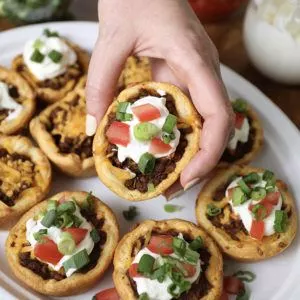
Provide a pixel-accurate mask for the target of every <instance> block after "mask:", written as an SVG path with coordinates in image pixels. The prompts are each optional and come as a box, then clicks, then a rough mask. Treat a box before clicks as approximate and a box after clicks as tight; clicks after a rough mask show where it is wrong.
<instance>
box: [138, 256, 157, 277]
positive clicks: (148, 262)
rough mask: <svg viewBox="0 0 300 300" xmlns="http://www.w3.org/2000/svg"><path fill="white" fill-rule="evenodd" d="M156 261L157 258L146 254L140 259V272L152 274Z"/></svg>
mask: <svg viewBox="0 0 300 300" xmlns="http://www.w3.org/2000/svg"><path fill="white" fill-rule="evenodd" d="M154 262H155V259H154V258H153V257H152V256H151V255H149V254H144V255H143V256H142V257H141V259H140V261H139V265H138V272H139V273H142V274H151V273H152V270H153V265H154Z"/></svg>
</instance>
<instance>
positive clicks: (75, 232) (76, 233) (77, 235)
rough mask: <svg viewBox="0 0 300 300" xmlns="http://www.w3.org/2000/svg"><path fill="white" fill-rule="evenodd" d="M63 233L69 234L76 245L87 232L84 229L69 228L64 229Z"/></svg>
mask: <svg viewBox="0 0 300 300" xmlns="http://www.w3.org/2000/svg"><path fill="white" fill-rule="evenodd" d="M64 231H66V232H68V233H70V234H71V235H72V237H73V239H74V241H75V244H76V245H78V244H79V243H80V242H81V241H82V240H83V239H84V238H85V236H86V233H87V232H88V230H87V229H85V228H75V227H70V228H66V229H64Z"/></svg>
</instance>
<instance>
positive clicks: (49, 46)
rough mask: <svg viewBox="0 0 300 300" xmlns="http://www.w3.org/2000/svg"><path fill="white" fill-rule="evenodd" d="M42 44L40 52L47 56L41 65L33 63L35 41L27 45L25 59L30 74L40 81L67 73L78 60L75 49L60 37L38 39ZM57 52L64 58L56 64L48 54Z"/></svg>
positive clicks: (24, 53)
mask: <svg viewBox="0 0 300 300" xmlns="http://www.w3.org/2000/svg"><path fill="white" fill-rule="evenodd" d="M38 39H39V40H40V42H41V47H39V51H40V52H41V53H42V54H43V55H45V58H44V60H43V61H42V62H41V63H37V62H34V61H32V60H31V59H30V58H31V56H32V54H33V52H34V50H35V48H34V44H35V41H36V39H35V40H30V41H28V42H27V43H26V44H25V47H24V52H23V59H24V62H25V64H26V66H27V67H28V69H29V70H30V72H31V73H32V74H33V75H34V76H35V77H36V78H37V79H38V80H45V79H51V78H54V77H57V76H59V75H61V74H63V73H65V72H66V70H67V68H68V66H70V65H73V64H74V63H75V62H76V60H77V55H76V53H75V52H74V50H73V49H71V48H70V47H69V46H68V45H67V44H66V42H65V41H64V40H62V39H61V38H59V37H46V36H44V35H43V36H41V37H39V38H38ZM52 50H56V51H58V52H60V53H61V54H62V55H63V56H62V59H61V60H60V61H59V62H58V63H55V62H53V61H52V60H51V59H50V58H49V57H48V54H49V53H50V52H51V51H52Z"/></svg>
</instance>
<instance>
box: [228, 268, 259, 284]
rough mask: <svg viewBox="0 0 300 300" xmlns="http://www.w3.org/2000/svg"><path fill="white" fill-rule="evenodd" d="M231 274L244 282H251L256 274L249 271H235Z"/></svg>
mask: <svg viewBox="0 0 300 300" xmlns="http://www.w3.org/2000/svg"><path fill="white" fill-rule="evenodd" d="M233 276H235V277H237V278H239V279H240V280H241V281H245V282H252V281H254V280H255V278H256V275H255V274H254V273H253V272H250V271H237V272H236V273H234V274H233Z"/></svg>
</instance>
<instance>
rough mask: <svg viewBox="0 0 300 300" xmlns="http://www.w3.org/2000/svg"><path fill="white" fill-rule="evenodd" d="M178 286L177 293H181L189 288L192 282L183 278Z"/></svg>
mask: <svg viewBox="0 0 300 300" xmlns="http://www.w3.org/2000/svg"><path fill="white" fill-rule="evenodd" d="M178 286H179V289H180V292H179V293H180V294H182V293H184V292H186V291H188V290H190V288H191V287H192V284H191V283H190V282H189V281H187V280H183V281H181V282H180V283H179V285H178Z"/></svg>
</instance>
